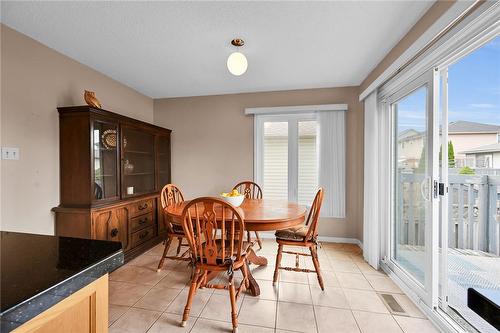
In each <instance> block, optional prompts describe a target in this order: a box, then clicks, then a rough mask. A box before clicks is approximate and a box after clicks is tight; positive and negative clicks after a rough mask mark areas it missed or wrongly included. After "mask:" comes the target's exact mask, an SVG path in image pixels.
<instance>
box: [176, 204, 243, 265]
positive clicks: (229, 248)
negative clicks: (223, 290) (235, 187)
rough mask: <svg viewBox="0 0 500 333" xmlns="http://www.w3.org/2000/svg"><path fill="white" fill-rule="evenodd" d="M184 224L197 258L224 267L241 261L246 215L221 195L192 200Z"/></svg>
mask: <svg viewBox="0 0 500 333" xmlns="http://www.w3.org/2000/svg"><path fill="white" fill-rule="evenodd" d="M182 226H183V228H184V233H185V234H186V239H187V241H188V243H189V246H190V248H191V253H192V255H193V257H194V259H195V260H198V261H200V262H201V263H202V264H205V265H212V266H224V264H227V260H228V259H229V260H230V259H232V260H234V261H239V260H240V259H241V254H242V247H243V234H244V230H245V222H244V220H243V217H242V214H240V212H239V211H238V210H237V209H235V208H234V207H232V206H231V205H229V204H228V203H226V202H225V201H222V200H219V199H217V198H210V197H202V198H197V199H194V200H192V201H190V202H189V203H188V204H187V205H186V207H184V210H183V212H182Z"/></svg>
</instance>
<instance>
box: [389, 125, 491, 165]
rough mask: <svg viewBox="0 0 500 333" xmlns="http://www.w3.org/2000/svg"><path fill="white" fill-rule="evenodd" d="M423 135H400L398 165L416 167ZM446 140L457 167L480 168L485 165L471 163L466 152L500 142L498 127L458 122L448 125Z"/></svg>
mask: <svg viewBox="0 0 500 333" xmlns="http://www.w3.org/2000/svg"><path fill="white" fill-rule="evenodd" d="M423 134H424V133H422V132H418V131H416V130H414V129H408V130H405V131H403V132H401V133H400V135H399V139H398V145H399V147H398V148H399V149H398V152H399V161H400V164H404V165H405V166H406V167H410V168H415V167H417V166H418V160H419V159H420V156H421V154H422V148H423V146H424V135H423ZM448 138H449V141H451V142H452V143H453V148H454V150H455V162H456V166H457V167H463V166H465V165H467V166H470V167H480V166H479V165H486V164H484V163H480V164H476V163H475V162H472V159H473V157H472V156H469V155H470V154H469V153H468V152H470V151H473V150H475V149H476V148H480V147H484V146H490V145H494V144H498V143H499V142H500V126H499V125H491V124H481V123H475V122H471V121H463V120H459V121H455V122H451V123H450V124H449V126H448ZM486 158H487V157H486ZM474 161H475V159H474ZM492 161H493V157H492Z"/></svg>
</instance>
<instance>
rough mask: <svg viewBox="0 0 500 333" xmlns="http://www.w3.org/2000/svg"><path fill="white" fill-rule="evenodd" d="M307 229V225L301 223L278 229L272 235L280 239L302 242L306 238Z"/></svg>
mask: <svg viewBox="0 0 500 333" xmlns="http://www.w3.org/2000/svg"><path fill="white" fill-rule="evenodd" d="M308 231H309V227H308V226H306V225H304V224H303V225H299V226H296V227H291V228H288V229H283V230H278V231H276V233H275V234H274V235H275V236H276V238H277V239H281V240H288V241H299V242H303V241H304V240H305V238H306V235H307V232H308Z"/></svg>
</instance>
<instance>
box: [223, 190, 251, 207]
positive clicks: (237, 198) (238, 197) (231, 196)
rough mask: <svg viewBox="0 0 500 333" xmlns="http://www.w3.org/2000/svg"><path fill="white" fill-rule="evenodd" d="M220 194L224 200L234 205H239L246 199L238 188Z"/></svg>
mask: <svg viewBox="0 0 500 333" xmlns="http://www.w3.org/2000/svg"><path fill="white" fill-rule="evenodd" d="M220 196H221V198H222V200H224V201H225V202H227V203H230V204H231V205H233V206H234V207H239V206H240V205H241V203H242V202H243V200H244V199H245V196H244V195H243V194H241V193H239V192H238V190H232V191H231V192H229V193H221V194H220Z"/></svg>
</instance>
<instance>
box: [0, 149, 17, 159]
mask: <svg viewBox="0 0 500 333" xmlns="http://www.w3.org/2000/svg"><path fill="white" fill-rule="evenodd" d="M18 159H19V148H12V147H2V160H18Z"/></svg>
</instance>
